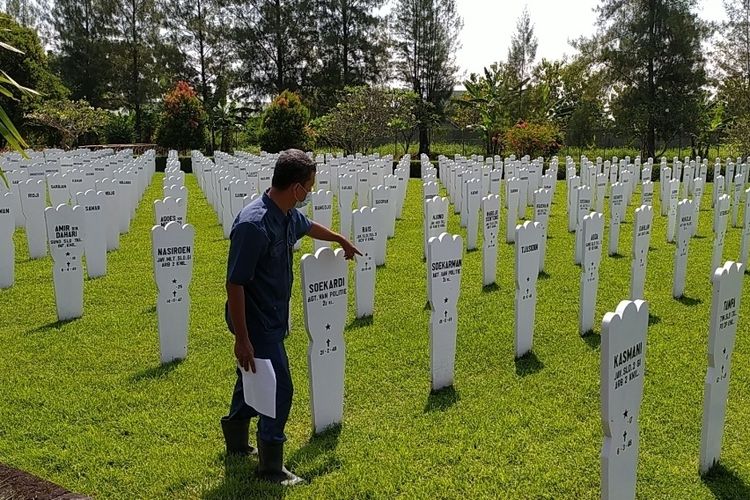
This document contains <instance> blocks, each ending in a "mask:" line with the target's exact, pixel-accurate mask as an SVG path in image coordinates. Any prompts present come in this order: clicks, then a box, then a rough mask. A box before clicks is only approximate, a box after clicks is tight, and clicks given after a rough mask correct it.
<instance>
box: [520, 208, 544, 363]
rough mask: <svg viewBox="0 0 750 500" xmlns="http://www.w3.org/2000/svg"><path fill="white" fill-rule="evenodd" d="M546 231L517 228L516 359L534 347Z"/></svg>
mask: <svg viewBox="0 0 750 500" xmlns="http://www.w3.org/2000/svg"><path fill="white" fill-rule="evenodd" d="M541 238H542V228H541V226H540V225H539V223H538V222H530V221H526V222H524V223H523V224H522V225H518V226H516V298H515V328H514V338H515V342H514V344H515V356H516V358H520V357H522V356H524V355H525V354H527V353H528V352H530V351H531V349H532V347H533V345H534V317H535V316H536V283H537V279H538V278H539V242H540V241H541Z"/></svg>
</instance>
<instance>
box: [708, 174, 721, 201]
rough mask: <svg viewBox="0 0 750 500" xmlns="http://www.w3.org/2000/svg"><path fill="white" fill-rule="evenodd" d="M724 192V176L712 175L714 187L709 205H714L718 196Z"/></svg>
mask: <svg viewBox="0 0 750 500" xmlns="http://www.w3.org/2000/svg"><path fill="white" fill-rule="evenodd" d="M723 194H724V176H723V175H720V176H718V177H714V189H713V192H712V199H711V206H712V207H716V203H717V202H718V201H719V198H720V197H721V196H722V195H723Z"/></svg>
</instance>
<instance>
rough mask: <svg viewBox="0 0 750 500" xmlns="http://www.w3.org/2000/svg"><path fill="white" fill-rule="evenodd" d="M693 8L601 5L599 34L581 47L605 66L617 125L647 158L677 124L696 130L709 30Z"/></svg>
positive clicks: (682, 4)
mask: <svg viewBox="0 0 750 500" xmlns="http://www.w3.org/2000/svg"><path fill="white" fill-rule="evenodd" d="M695 6H696V0H602V3H601V4H600V6H599V7H598V13H599V21H598V22H599V32H598V33H597V35H596V36H595V38H594V39H593V40H591V41H589V42H585V43H581V44H579V48H581V49H582V50H584V51H585V52H590V53H591V55H592V59H593V60H594V61H596V62H598V63H602V64H603V65H604V66H605V68H606V71H607V77H608V79H609V81H610V82H611V83H612V85H613V91H614V93H615V97H614V98H613V101H612V112H613V114H614V116H615V120H616V122H617V123H618V124H619V125H620V126H621V127H626V130H627V131H628V132H629V133H631V134H633V135H634V136H635V137H637V138H638V139H640V141H641V144H642V151H643V153H644V154H645V155H646V156H648V157H654V156H659V155H657V152H656V141H657V139H660V140H662V141H664V144H666V143H667V142H668V141H669V140H670V139H671V138H673V137H674V136H675V135H676V134H677V133H679V131H680V126H681V125H682V127H683V128H684V130H685V131H686V132H688V133H690V132H693V131H694V130H695V128H696V126H697V125H696V117H697V115H698V112H699V103H700V100H701V87H702V86H703V85H704V84H705V83H706V75H705V70H704V59H703V55H702V52H701V42H702V40H703V39H704V38H705V36H706V34H707V27H706V25H705V24H704V23H703V22H702V21H700V20H699V18H698V16H697V14H696V13H695V12H694V8H695ZM665 147H666V146H665Z"/></svg>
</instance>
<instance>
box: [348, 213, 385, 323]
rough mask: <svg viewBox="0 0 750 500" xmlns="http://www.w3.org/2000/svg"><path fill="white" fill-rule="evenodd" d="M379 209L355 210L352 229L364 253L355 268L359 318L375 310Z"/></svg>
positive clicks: (355, 243) (355, 242)
mask: <svg viewBox="0 0 750 500" xmlns="http://www.w3.org/2000/svg"><path fill="white" fill-rule="evenodd" d="M379 210H380V209H378V208H369V207H364V208H360V209H357V210H354V212H353V214H352V227H353V230H354V245H356V247H357V249H358V250H359V251H360V252H362V255H357V256H356V257H355V258H356V267H355V268H354V282H355V284H356V297H355V298H356V302H357V318H363V317H365V316H372V315H373V312H374V310H375V260H374V257H375V247H376V245H377V243H376V242H377V239H378V237H379V234H378V225H377V224H378V213H377V212H378V211H379Z"/></svg>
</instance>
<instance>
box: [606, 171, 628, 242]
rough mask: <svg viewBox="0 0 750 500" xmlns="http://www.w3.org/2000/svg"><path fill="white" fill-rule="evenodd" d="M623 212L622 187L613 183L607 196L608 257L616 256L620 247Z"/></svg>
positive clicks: (623, 194) (623, 193)
mask: <svg viewBox="0 0 750 500" xmlns="http://www.w3.org/2000/svg"><path fill="white" fill-rule="evenodd" d="M624 211H625V191H624V186H623V185H622V184H621V183H619V182H615V183H614V184H612V191H611V192H610V194H609V255H617V252H618V248H619V246H620V223H621V222H622V218H623V212H624Z"/></svg>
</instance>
